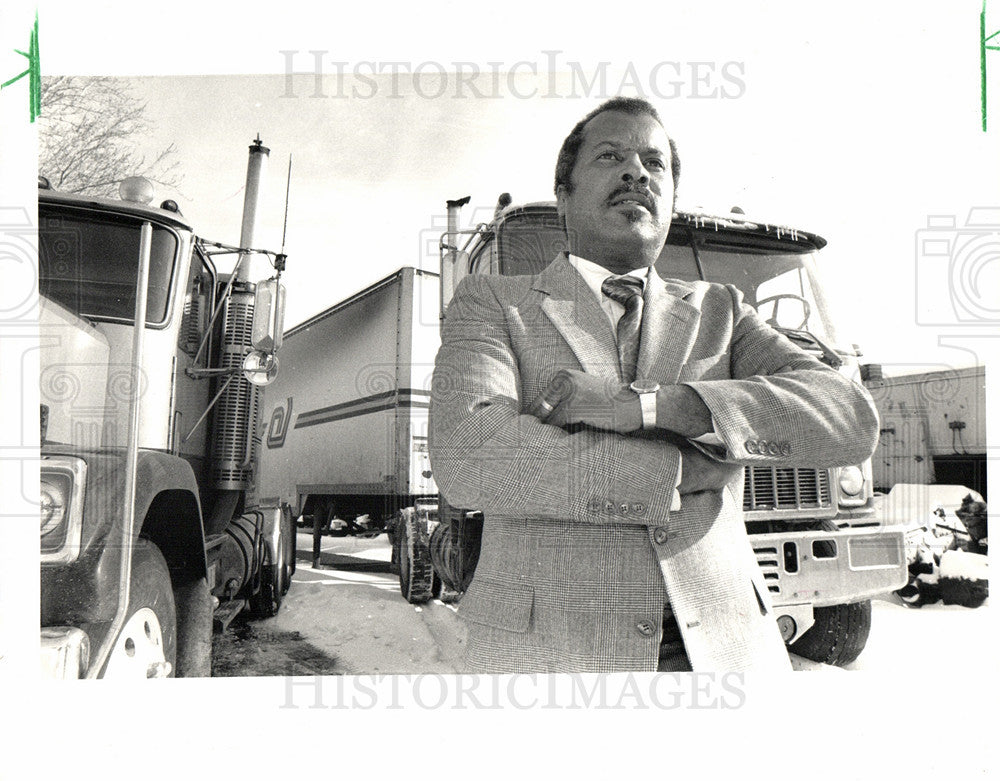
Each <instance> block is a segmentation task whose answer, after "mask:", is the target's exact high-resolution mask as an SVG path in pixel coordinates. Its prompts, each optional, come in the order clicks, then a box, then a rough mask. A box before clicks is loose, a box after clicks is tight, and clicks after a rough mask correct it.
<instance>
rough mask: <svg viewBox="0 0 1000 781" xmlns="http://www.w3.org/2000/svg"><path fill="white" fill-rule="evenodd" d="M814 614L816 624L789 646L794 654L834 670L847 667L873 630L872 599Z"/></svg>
mask: <svg viewBox="0 0 1000 781" xmlns="http://www.w3.org/2000/svg"><path fill="white" fill-rule="evenodd" d="M813 615H814V617H815V620H816V622H815V623H814V624H813V625H812V626H811V627H810V628H809V631H807V632H806V633H805V634H804V635H802V637H800V638H799V639H798V640H796V641H795V642H794V643H792V644H791V646H790V650H791V651H792V652H793V653H796V654H798V655H799V656H803V657H805V658H806V659H811V660H812V661H814V662H822V663H824V664H832V665H836V666H837V667H843V666H845V665H848V664H850V663H851V662H853V661H854V660H855V659H857V658H858V657H859V656H860V655H861V652H862V651H863V650H864V648H865V644H866V643H867V642H868V633H869V632H870V631H871V627H872V603H871V600H865V601H864V602H854V603H851V604H849V605H831V606H830V607H818V608H815V609H814V611H813Z"/></svg>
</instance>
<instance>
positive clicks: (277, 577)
mask: <svg viewBox="0 0 1000 781" xmlns="http://www.w3.org/2000/svg"><path fill="white" fill-rule="evenodd" d="M280 528H281V532H280V537H279V539H278V544H277V545H276V546H275V551H274V553H273V554H272V553H271V549H270V547H269V546H268V545H267V543H266V542H265V541H264V540H261V548H262V551H261V554H262V555H261V557H260V561H263V565H262V566H261V568H260V570H261V571H260V590H259V591H257V592H256V593H255V594H251V596H250V611H251V612H252V613H253V615H254V617H256V618H273V617H274V616H276V615H278V611H279V610H281V600H282V598H283V597H284V595H285V591H287V589H286V588H285V585H284V582H285V551H286V550H287V548H288V544H287V542H286V541H285V524H284V523H282V524H281V527H280ZM272 555H273V556H274V557H276V559H277V560H276V561H271V558H272Z"/></svg>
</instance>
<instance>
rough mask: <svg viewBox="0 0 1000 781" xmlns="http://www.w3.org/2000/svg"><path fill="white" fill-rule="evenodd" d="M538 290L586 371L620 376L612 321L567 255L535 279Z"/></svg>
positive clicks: (547, 309)
mask: <svg viewBox="0 0 1000 781" xmlns="http://www.w3.org/2000/svg"><path fill="white" fill-rule="evenodd" d="M534 287H535V290H538V291H540V292H542V293H547V294H548V297H547V298H545V299H544V300H543V301H542V311H543V312H545V314H546V315H547V316H548V318H549V320H551V321H552V324H553V325H554V326H555V327H556V330H558V331H559V333H560V335H561V336H562V337H563V339H565V340H566V342H567V344H569V346H570V349H572V350H573V353H574V355H576V357H577V360H579V361H580V365H581V366H582V367H583V370H584V371H586V372H592V373H595V374H604V375H606V374H607V373H608V372H609V371H612V370H613V371H614V372H615V374H617V375H618V376H619V377H620V376H621V370H620V368H619V366H618V347H617V345H616V343H615V336H614V334H613V333H612V331H611V323H610V322H609V321H608V317H607V315H605V314H604V310H603V309H601V305H600V303H599V302H598V301H597V296H595V295H594V292H593V291H592V290H591V289H590V288H589V287H587V283H586V282H584V281H583V277H581V276H580V275H579V274H578V273H577V271H576V269H575V268H573V266H572V265H571V264H570V262H569V260H568V259H567V258H566V256H565V254H561V255H559V257H557V258H556V259H555V260H554V261H553V262H552V263H550V264H549V265H548V266H547V267H546V268H545V270H544V271H542V273H541V274H539V275H538V277H537V278H536V280H535V285H534Z"/></svg>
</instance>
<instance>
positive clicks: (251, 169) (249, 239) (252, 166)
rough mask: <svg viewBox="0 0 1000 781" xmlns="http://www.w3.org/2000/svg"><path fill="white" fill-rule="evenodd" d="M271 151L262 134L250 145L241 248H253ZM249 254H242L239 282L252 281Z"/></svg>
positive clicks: (238, 275) (238, 273)
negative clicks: (262, 187) (265, 173)
mask: <svg viewBox="0 0 1000 781" xmlns="http://www.w3.org/2000/svg"><path fill="white" fill-rule="evenodd" d="M270 154H271V150H270V149H268V148H267V147H266V146H264V144H263V142H262V141H261V140H260V133H258V134H257V138H256V139H254V142H253V143H252V144H250V160H249V161H248V162H247V181H246V186H245V187H244V189H243V224H242V226H241V227H240V246H241V247H244V248H249V247H253V240H254V232H255V230H256V228H257V207H258V206H259V205H260V192H261V182H262V181H263V179H264V172H265V171H266V169H267V160H268V156H269V155H270ZM246 255H247V253H246V252H243V253H241V254H240V261H241V262H240V264H239V266H238V269H239V271H238V272H237V274H236V281H237V282H249V281H250V262H249V258H247V257H246Z"/></svg>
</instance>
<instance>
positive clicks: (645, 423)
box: [629, 380, 660, 429]
mask: <svg viewBox="0 0 1000 781" xmlns="http://www.w3.org/2000/svg"><path fill="white" fill-rule="evenodd" d="M629 388H631V389H632V390H633V391H635V393H636V394H637V395H638V396H639V409H640V410H641V411H642V427H643V428H644V429H647V428H655V427H656V392H657V391H658V390H659V389H660V384H659V383H657V382H639V381H638V380H636V381H635V382H633V383H632V384H631V385H629Z"/></svg>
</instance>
